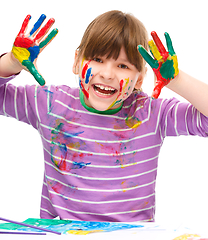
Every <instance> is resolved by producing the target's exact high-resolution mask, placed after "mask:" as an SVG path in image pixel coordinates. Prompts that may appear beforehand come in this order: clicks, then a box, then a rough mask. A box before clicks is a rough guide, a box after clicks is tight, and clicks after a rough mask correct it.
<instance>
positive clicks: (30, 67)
mask: <svg viewBox="0 0 208 240" xmlns="http://www.w3.org/2000/svg"><path fill="white" fill-rule="evenodd" d="M22 65H23V66H25V67H26V68H27V69H28V70H29V72H30V73H31V74H32V75H33V77H34V78H35V80H36V81H37V82H38V83H39V84H40V85H41V86H44V85H45V80H44V79H43V77H42V76H41V75H40V73H39V72H38V71H37V69H36V68H35V66H34V64H33V63H32V62H31V61H29V60H24V61H22Z"/></svg>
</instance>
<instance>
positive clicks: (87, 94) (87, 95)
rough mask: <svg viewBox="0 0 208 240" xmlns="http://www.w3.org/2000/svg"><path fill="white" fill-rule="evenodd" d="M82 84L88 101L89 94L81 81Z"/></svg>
mask: <svg viewBox="0 0 208 240" xmlns="http://www.w3.org/2000/svg"><path fill="white" fill-rule="evenodd" d="M80 84H81V87H82V91H83V93H84V95H85V97H86V98H87V99H88V98H89V93H88V92H87V91H86V89H85V88H84V85H83V83H82V82H81V81H80Z"/></svg>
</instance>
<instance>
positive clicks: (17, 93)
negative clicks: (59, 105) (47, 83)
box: [0, 79, 49, 129]
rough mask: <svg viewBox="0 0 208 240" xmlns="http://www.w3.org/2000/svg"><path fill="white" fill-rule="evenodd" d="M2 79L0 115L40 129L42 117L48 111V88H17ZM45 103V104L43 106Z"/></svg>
mask: <svg viewBox="0 0 208 240" xmlns="http://www.w3.org/2000/svg"><path fill="white" fill-rule="evenodd" d="M7 80H8V79H5V80H3V81H4V82H5V83H4V84H1V83H2V79H0V84H1V86H0V115H4V116H7V117H12V118H15V119H17V120H18V121H21V122H25V123H27V124H30V125H32V126H33V127H34V128H36V129H37V128H38V125H39V123H40V122H41V117H40V115H41V114H42V115H44V114H45V113H47V111H48V109H47V108H48V104H49V103H48V101H47V98H48V88H49V87H39V86H35V85H33V86H24V87H23V86H15V85H12V84H10V83H7ZM43 103H44V104H43Z"/></svg>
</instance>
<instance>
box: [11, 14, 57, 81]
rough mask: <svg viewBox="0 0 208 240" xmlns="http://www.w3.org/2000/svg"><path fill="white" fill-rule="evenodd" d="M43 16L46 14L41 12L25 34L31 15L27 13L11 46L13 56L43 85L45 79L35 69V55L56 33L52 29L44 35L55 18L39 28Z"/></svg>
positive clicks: (43, 18)
mask: <svg viewBox="0 0 208 240" xmlns="http://www.w3.org/2000/svg"><path fill="white" fill-rule="evenodd" d="M45 18H46V16H45V15H44V14H42V15H41V16H40V18H39V19H38V21H37V22H36V23H35V24H34V26H33V28H32V30H31V31H30V33H29V34H26V29H27V26H28V23H29V21H30V19H31V16H30V15H27V16H26V18H25V20H24V22H23V24H22V27H21V29H20V32H19V34H18V35H17V37H16V39H15V42H14V45H13V48H12V53H13V55H14V57H15V58H16V59H17V60H18V61H19V62H20V63H21V64H22V66H24V68H26V70H28V71H29V72H30V73H31V74H32V75H33V76H34V78H35V80H36V81H37V82H38V83H39V84H40V85H41V86H43V85H45V80H44V78H43V77H42V76H41V74H40V73H39V72H38V70H37V67H36V61H37V57H38V56H39V54H40V53H41V52H42V51H43V49H44V48H45V47H46V46H47V45H48V44H49V43H50V42H51V40H52V39H53V38H54V37H55V36H56V34H57V33H58V29H53V30H52V31H51V32H50V34H49V35H48V36H47V37H45V36H46V34H47V33H48V31H49V30H50V28H51V26H52V25H53V24H54V22H55V20H54V19H53V18H51V19H49V20H48V22H47V23H46V25H45V26H44V27H42V28H41V29H40V27H41V25H42V23H43V21H44V20H45ZM39 29H40V30H39Z"/></svg>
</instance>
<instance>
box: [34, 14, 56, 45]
mask: <svg viewBox="0 0 208 240" xmlns="http://www.w3.org/2000/svg"><path fill="white" fill-rule="evenodd" d="M54 22H55V19H54V18H50V19H49V20H48V22H47V23H46V25H45V26H44V27H43V28H42V29H41V30H40V32H39V33H38V34H37V35H36V37H35V39H34V41H37V40H38V39H40V38H42V37H43V36H44V35H45V34H46V33H47V32H48V30H49V29H50V27H51V26H52V25H53V24H54Z"/></svg>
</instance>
